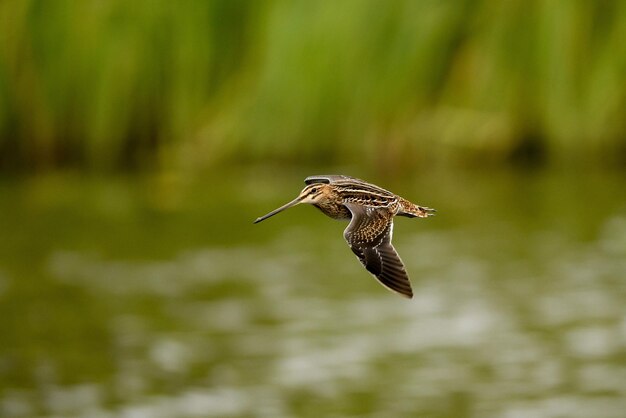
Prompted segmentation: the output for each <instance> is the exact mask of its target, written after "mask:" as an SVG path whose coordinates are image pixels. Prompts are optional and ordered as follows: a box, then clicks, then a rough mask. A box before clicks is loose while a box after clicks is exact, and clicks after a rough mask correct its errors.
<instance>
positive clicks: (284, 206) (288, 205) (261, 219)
mask: <svg viewBox="0 0 626 418" xmlns="http://www.w3.org/2000/svg"><path fill="white" fill-rule="evenodd" d="M300 201H302V198H301V197H300V196H298V197H296V198H295V199H293V200H292V201H291V202H289V203H287V204H286V205H283V206H281V207H279V208H278V209H274V210H273V211H271V212H270V213H268V214H267V215H263V216H261V217H259V218H256V221H254V223H255V224H256V223H259V222H261V221H264V220H266V219H267V218H269V217H270V216H274V215H276V214H277V213H279V212H282V211H284V210H285V209H289V208H290V207H292V206H295V205H297V204H298V203H300Z"/></svg>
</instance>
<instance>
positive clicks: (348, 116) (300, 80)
mask: <svg viewBox="0 0 626 418" xmlns="http://www.w3.org/2000/svg"><path fill="white" fill-rule="evenodd" d="M625 41H626V2H622V1H613V2H612V1H598V2H590V1H585V0H578V1H575V0H572V1H548V2H534V1H507V2H498V1H469V0H466V1H462V0H460V1H426V0H424V1H391V2H385V3H381V2H380V1H375V0H372V1H362V0H358V1H357V0H353V1H350V0H346V1H340V2H339V1H321V2H307V1H295V2H290V1H241V0H238V1H232V0H223V1H185V2H171V1H157V0H148V1H137V2H128V1H123V0H110V1H69V0H68V1H62V0H59V1H42V0H39V1H36V0H15V1H4V2H1V3H0V167H3V168H5V169H31V168H37V169H48V168H54V167H67V166H70V167H73V166H74V167H81V168H89V169H111V168H118V167H170V168H181V167H185V168H189V167H191V168H193V167H213V166H216V165H220V164H225V163H232V162H237V161H257V160H258V161H287V162H289V161H307V162H311V163H314V162H318V161H325V162H328V161H331V162H342V163H354V162H357V161H358V162H362V163H363V164H368V165H371V164H372V163H374V162H376V164H382V165H389V164H398V163H414V162H415V161H419V162H423V161H426V160H428V161H434V162H443V163H450V162H453V163H458V162H461V163H464V162H467V161H476V160H478V161H481V162H482V161H494V162H509V161H511V160H523V161H531V162H535V161H543V160H547V161H557V162H558V161H569V160H588V159H590V160H593V161H598V160H600V159H601V158H604V157H606V156H611V158H614V161H622V162H623V161H624V160H625V158H624V157H625V156H626V151H625V150H626V118H624V110H625V109H626V49H625V48H624V43H625Z"/></svg>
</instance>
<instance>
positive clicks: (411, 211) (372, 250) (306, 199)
mask: <svg viewBox="0 0 626 418" xmlns="http://www.w3.org/2000/svg"><path fill="white" fill-rule="evenodd" d="M304 182H305V183H306V187H305V188H304V189H303V190H302V192H300V195H299V196H298V197H297V198H296V199H294V200H293V201H291V202H289V203H287V204H286V205H284V206H281V207H280V208H278V209H276V210H274V211H272V212H270V213H268V214H267V215H265V216H262V217H260V218H257V220H256V221H254V223H257V222H261V221H262V220H264V219H267V218H269V217H270V216H273V215H275V214H277V213H278V212H281V211H282V210H284V209H287V208H289V207H291V206H295V205H297V204H299V203H309V204H312V205H313V206H315V207H316V208H318V209H319V210H321V211H322V212H323V213H324V214H325V215H327V216H329V217H331V218H333V219H338V220H350V224H349V225H348V227H347V228H346V229H345V231H344V234H343V236H344V238H345V239H346V241H347V242H348V245H349V246H350V248H351V249H352V251H353V252H354V254H356V256H357V257H358V259H359V260H360V261H361V263H362V264H363V265H364V266H365V268H366V269H367V270H368V271H369V272H370V273H372V274H373V275H374V276H375V277H376V278H377V279H378V280H379V281H380V282H381V283H382V284H383V285H384V286H385V287H387V288H388V289H390V290H393V291H395V292H398V293H400V294H402V295H404V296H407V297H412V296H413V292H412V290H411V284H410V282H409V277H408V275H407V273H406V269H405V267H404V264H403V263H402V260H401V259H400V257H399V256H398V253H397V252H396V250H395V248H394V247H393V245H392V244H391V237H392V234H393V218H394V216H406V217H409V218H415V217H420V218H426V217H428V216H430V215H432V214H433V212H434V210H433V209H430V208H427V207H424V206H419V205H416V204H414V203H411V202H409V201H408V200H406V199H404V198H402V197H400V196H398V195H396V194H394V193H391V192H390V191H388V190H385V189H383V188H380V187H378V186H376V185H373V184H371V183H367V182H365V181H363V180H359V179H356V178H354V177H348V176H342V175H325V176H310V177H307V178H306V179H305V180H304Z"/></svg>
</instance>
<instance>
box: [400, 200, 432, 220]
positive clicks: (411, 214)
mask: <svg viewBox="0 0 626 418" xmlns="http://www.w3.org/2000/svg"><path fill="white" fill-rule="evenodd" d="M399 199H400V200H399V202H398V203H400V210H398V215H399V216H406V217H407V218H416V217H417V218H427V217H429V216H432V215H434V214H435V212H436V211H435V209H432V208H427V207H426V206H420V205H416V204H415V203H411V202H409V201H408V200H406V199H403V198H401V197H400V198H399Z"/></svg>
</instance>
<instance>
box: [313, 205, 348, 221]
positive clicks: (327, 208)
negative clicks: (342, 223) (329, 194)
mask: <svg viewBox="0 0 626 418" xmlns="http://www.w3.org/2000/svg"><path fill="white" fill-rule="evenodd" d="M314 206H315V207H316V208H318V209H319V210H321V211H322V212H323V213H324V215H326V216H328V217H330V218H333V219H337V220H348V219H350V218H352V214H351V213H350V211H349V210H348V208H347V207H345V206H344V205H342V204H340V203H326V204H317V205H314Z"/></svg>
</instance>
